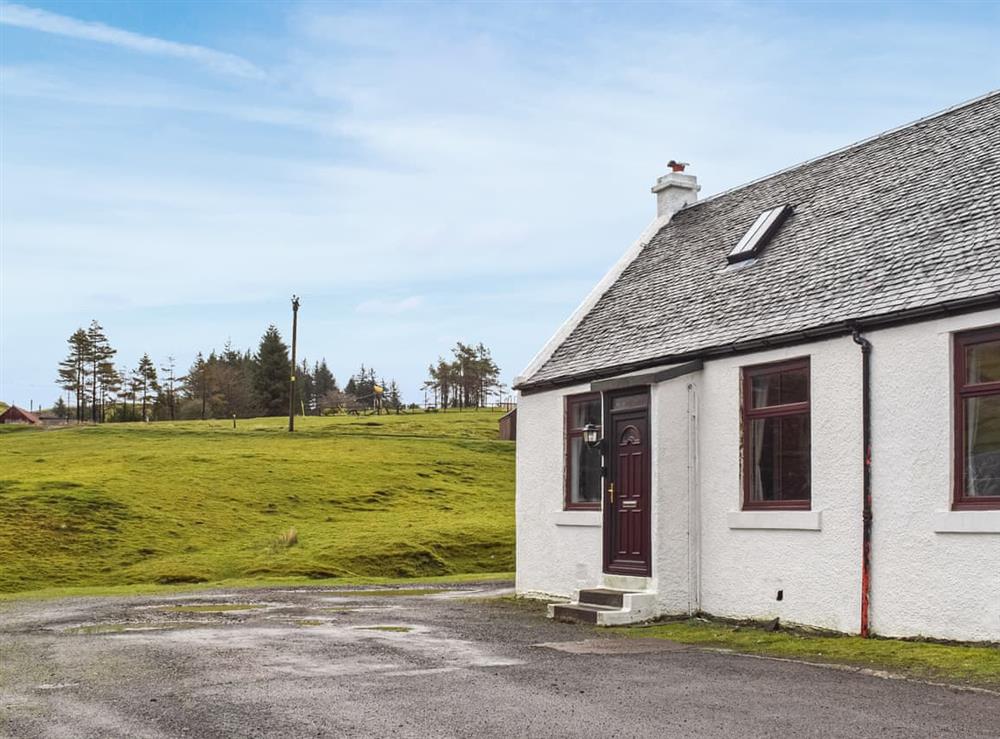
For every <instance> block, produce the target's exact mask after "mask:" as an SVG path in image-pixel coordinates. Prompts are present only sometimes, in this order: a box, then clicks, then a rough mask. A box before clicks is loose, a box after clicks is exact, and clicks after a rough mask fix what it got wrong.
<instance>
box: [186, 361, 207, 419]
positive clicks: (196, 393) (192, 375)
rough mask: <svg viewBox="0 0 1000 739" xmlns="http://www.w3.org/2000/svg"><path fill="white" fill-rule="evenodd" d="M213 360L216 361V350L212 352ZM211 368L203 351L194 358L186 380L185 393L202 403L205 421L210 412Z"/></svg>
mask: <svg viewBox="0 0 1000 739" xmlns="http://www.w3.org/2000/svg"><path fill="white" fill-rule="evenodd" d="M212 361H213V363H214V362H215V352H213V353H212ZM209 374H210V369H209V365H208V362H206V361H205V357H204V356H202V353H201V352H198V355H197V356H196V357H195V359H194V363H193V364H192V365H191V369H189V370H188V373H187V376H186V377H184V378H183V380H184V394H185V395H186V396H187V397H189V398H194V399H197V400H198V401H200V403H201V420H202V421H204V420H205V418H207V414H208V388H209Z"/></svg>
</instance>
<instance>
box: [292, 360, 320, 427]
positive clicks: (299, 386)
mask: <svg viewBox="0 0 1000 739" xmlns="http://www.w3.org/2000/svg"><path fill="white" fill-rule="evenodd" d="M295 392H296V393H297V395H298V397H297V398H296V399H295V409H296V411H298V410H300V409H301V411H302V415H306V414H307V413H308V412H310V411H312V410H313V409H314V408H315V405H316V388H315V383H314V381H313V376H312V373H311V372H310V371H309V363H308V362H307V361H306V360H305V359H303V360H302V364H301V365H299V369H298V371H297V372H296V373H295Z"/></svg>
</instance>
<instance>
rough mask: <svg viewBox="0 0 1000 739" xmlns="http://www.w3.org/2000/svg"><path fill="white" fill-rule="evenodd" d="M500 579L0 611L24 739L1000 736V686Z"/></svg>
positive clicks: (5, 686) (3, 679)
mask: <svg viewBox="0 0 1000 739" xmlns="http://www.w3.org/2000/svg"><path fill="white" fill-rule="evenodd" d="M497 594H499V591H498V590H497V586H496V585H493V584H490V585H482V586H462V587H460V588H451V589H447V590H443V591H442V590H426V591H421V593H420V594H416V593H414V592H413V591H402V592H401V593H397V594H386V593H385V592H384V591H383V592H382V593H373V592H371V591H367V592H365V591H355V592H344V591H331V590H320V589H305V588H303V589H255V590H234V591H206V592H202V593H193V594H192V593H186V594H184V595H172V596H143V597H107V598H67V599H63V600H49V601H18V602H14V603H8V604H4V605H3V606H0V734H2V735H4V736H11V737H108V736H122V737H125V736H127V737H218V736H254V737H261V736H274V737H279V736H280V737H308V736H399V737H438V736H441V737H469V736H503V737H512V736H537V737H562V736H566V737H569V736H587V737H602V736H611V735H614V736H616V737H640V736H642V737H645V736H649V737H673V736H678V737H686V736H697V737H741V738H743V737H771V736H795V737H804V736H817V737H819V736H822V737H837V736H842V737H859V736H877V737H881V738H885V737H945V736H962V737H974V736H978V737H998V736H1000V696H997V695H995V694H988V693H982V692H971V691H964V690H957V689H950V688H943V687H937V686H933V685H925V684H921V683H914V682H908V681H901V680H887V679H882V678H878V677H873V676H869V675H865V674H859V673H853V672H845V671H842V670H833V669H829V668H824V667H817V666H810V665H804V664H799V663H794V662H784V661H776V660H768V659H757V658H751V657H741V656H737V655H732V654H722V653H718V652H712V651H703V650H699V649H697V648H693V647H681V646H680V645H676V644H673V643H670V642H664V641H658V640H644V639H642V640H631V639H622V638H618V637H616V636H615V635H614V634H613V633H608V632H606V631H596V630H593V629H588V628H585V627H580V626H571V625H567V624H558V623H552V622H550V621H548V620H546V619H545V618H544V617H543V616H542V614H541V613H540V612H539V611H538V609H535V608H531V607H526V606H524V605H521V604H515V603H511V602H509V601H504V600H484V598H486V597H488V596H493V595H497Z"/></svg>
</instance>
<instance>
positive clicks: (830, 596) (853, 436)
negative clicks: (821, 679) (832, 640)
mask: <svg viewBox="0 0 1000 739" xmlns="http://www.w3.org/2000/svg"><path fill="white" fill-rule="evenodd" d="M803 356H808V357H809V359H810V380H811V433H812V511H811V512H800V511H794V512H787V511H762V512H754V513H753V514H751V515H749V516H748V515H747V514H745V513H744V514H741V513H740V508H741V503H742V500H741V498H742V494H741V483H740V368H741V367H743V366H748V365H753V364H761V363H764V362H774V361H779V360H783V359H791V358H793V357H803ZM699 410H700V416H699V420H700V424H699V429H698V435H699V462H700V473H701V475H700V476H701V485H700V488H701V489H700V499H701V511H702V516H701V525H702V531H701V608H702V610H704V611H705V612H707V613H711V614H715V615H718V616H728V617H734V618H747V617H752V618H773V617H776V616H777V617H780V618H781V619H782V620H783V621H787V622H792V623H799V624H809V625H813V626H818V627H821V628H828V629H836V630H838V631H845V632H857V631H859V629H860V617H859V612H860V610H859V609H860V599H861V596H860V592H861V504H862V500H861V495H862V474H861V459H862V455H861V447H862V441H861V430H862V424H861V353H860V351H859V349H858V347H857V346H856V345H855V344H854V343H853V342H852V340H851V338H850V337H845V338H838V339H833V340H829V341H823V342H817V343H814V344H808V345H805V346H798V347H790V348H787V349H781V350H774V351H768V352H760V353H756V354H749V355H742V356H738V357H730V358H725V359H718V360H713V361H711V362H706V363H705V367H704V369H703V370H702V383H701V386H700V387H699ZM817 512H818V513H819V516H818V518H819V529H818V530H809V529H807V530H797V529H792V528H787V527H789V526H814V525H815V519H816V517H817V516H816V513H817ZM734 525H735V526H766V527H775V528H731V526H734ZM779 590H781V591H783V596H784V598H783V600H781V601H778V600H777V599H776V597H777V591H779Z"/></svg>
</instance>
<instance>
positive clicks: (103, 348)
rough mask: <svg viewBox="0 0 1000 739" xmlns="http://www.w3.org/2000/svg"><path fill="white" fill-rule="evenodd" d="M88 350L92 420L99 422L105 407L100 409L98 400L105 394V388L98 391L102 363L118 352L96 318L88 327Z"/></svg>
mask: <svg viewBox="0 0 1000 739" xmlns="http://www.w3.org/2000/svg"><path fill="white" fill-rule="evenodd" d="M87 350H88V351H87V361H88V363H89V365H90V367H89V369H90V380H91V392H90V397H91V398H92V400H93V402H92V403H91V405H90V420H91V421H93V422H94V423H97V420H98V415H99V413H100V415H101V416H103V415H104V409H103V407H102V408H101V409H100V411H98V400H99V399H100V397H101V396H102V395H104V392H103V390H104V388H102V392H98V382H99V381H100V379H101V373H100V371H99V367H100V365H101V364H102V363H105V362H109V361H110V360H111V358H112V357H113V356H114V355H115V354H116V352H115V350H114V349H112V348H111V344H110V343H108V337H107V336H105V335H104V327H103V326H101V324H99V323H98V322H97V321H96V320H93V321H91V322H90V326H89V327H88V328H87Z"/></svg>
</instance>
